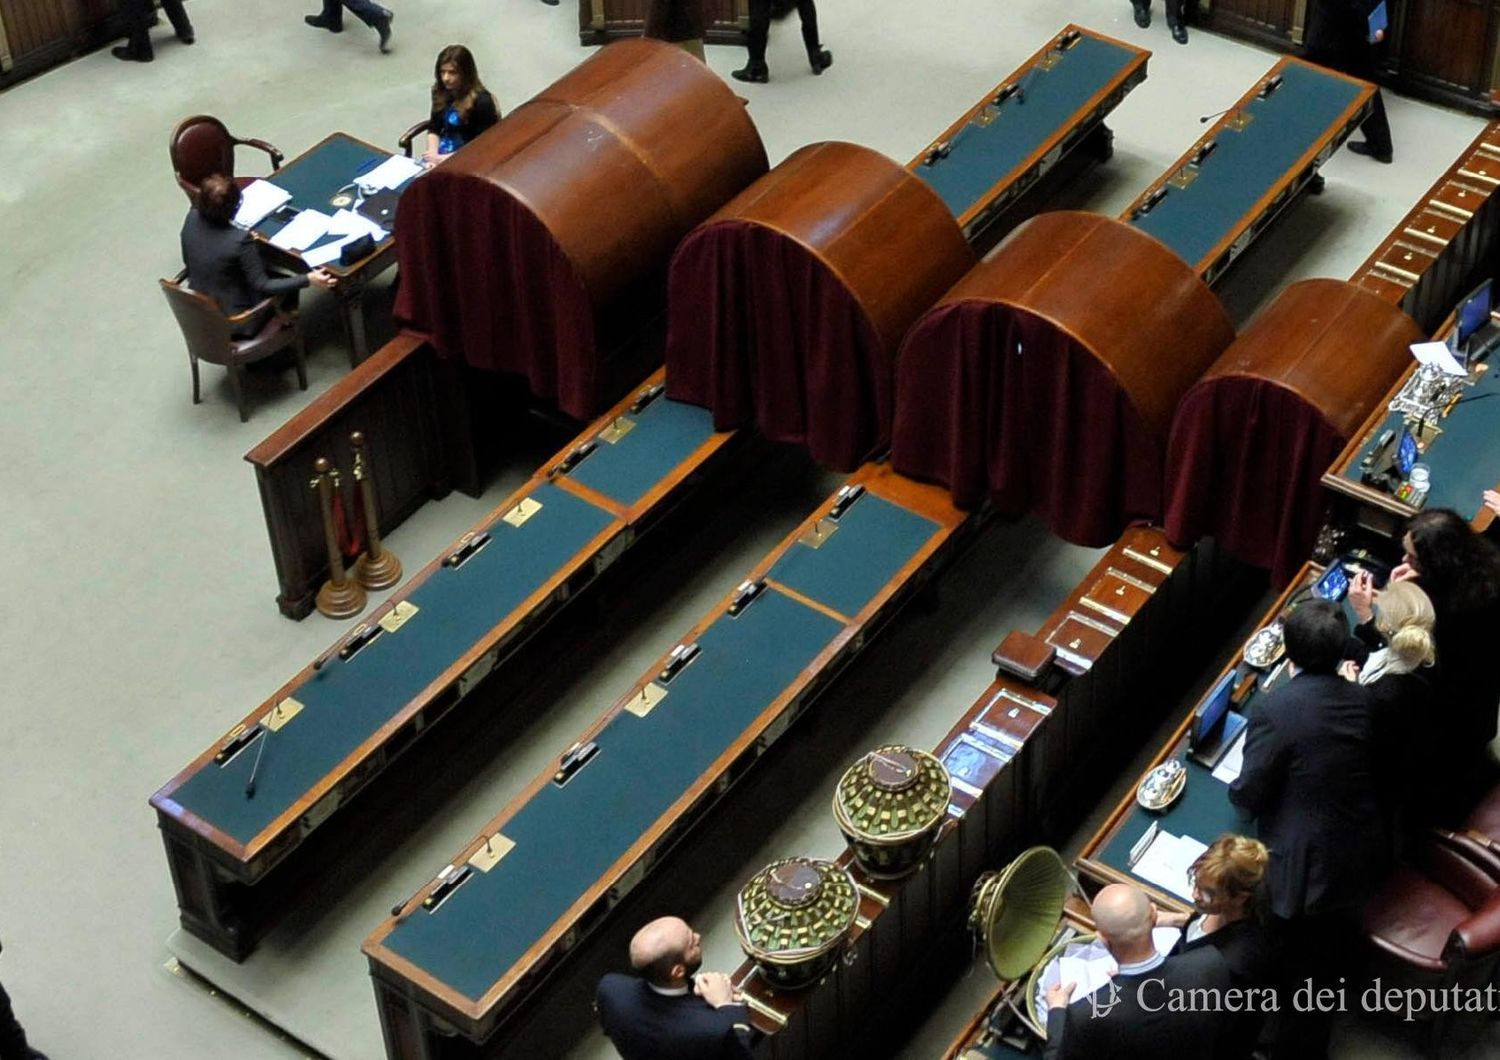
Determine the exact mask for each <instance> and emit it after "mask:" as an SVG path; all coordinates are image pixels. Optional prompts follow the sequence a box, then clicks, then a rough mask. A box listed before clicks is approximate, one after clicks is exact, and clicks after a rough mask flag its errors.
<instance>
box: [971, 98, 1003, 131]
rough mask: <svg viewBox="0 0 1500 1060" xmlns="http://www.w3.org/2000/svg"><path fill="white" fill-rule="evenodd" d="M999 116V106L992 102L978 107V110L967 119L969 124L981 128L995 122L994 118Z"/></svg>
mask: <svg viewBox="0 0 1500 1060" xmlns="http://www.w3.org/2000/svg"><path fill="white" fill-rule="evenodd" d="M998 117H1000V108H999V107H997V106H995V105H994V104H993V103H986V104H985V105H984V106H982V107H980V108H979V112H978V113H977V114H975V115H974V117H972V118H970V119H969V124H971V125H977V126H979V127H980V128H981V129H987V128H989V127H990V126H991V125H993V124H995V119H996V118H998Z"/></svg>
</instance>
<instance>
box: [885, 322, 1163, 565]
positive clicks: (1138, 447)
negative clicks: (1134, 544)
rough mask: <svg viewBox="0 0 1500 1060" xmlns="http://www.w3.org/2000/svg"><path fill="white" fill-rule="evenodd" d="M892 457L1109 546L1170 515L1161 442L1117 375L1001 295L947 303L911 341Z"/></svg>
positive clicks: (967, 502)
mask: <svg viewBox="0 0 1500 1060" xmlns="http://www.w3.org/2000/svg"><path fill="white" fill-rule="evenodd" d="M896 393H897V405H896V414H895V425H894V431H893V436H892V440H891V460H892V464H893V466H894V467H895V468H896V470H897V471H899V472H901V473H902V474H904V475H910V476H912V477H914V478H920V479H927V480H930V481H936V482H940V483H942V484H944V485H945V486H947V487H948V488H949V490H950V491H952V493H953V498H954V501H955V503H957V504H958V505H959V506H961V507H964V508H973V507H976V506H978V505H979V504H981V503H982V502H983V501H984V499H985V497H986V496H988V497H989V498H991V499H992V500H993V502H994V504H995V506H996V507H997V509H999V510H1000V511H1001V512H1004V513H1006V514H1019V513H1021V512H1026V511H1035V512H1036V513H1037V514H1038V515H1040V516H1041V517H1042V518H1043V519H1044V520H1045V521H1046V522H1047V524H1048V525H1049V526H1050V527H1051V528H1052V530H1053V532H1055V533H1056V534H1057V535H1058V536H1059V537H1061V538H1063V539H1064V540H1066V541H1070V542H1072V543H1074V544H1079V545H1086V546H1089V547H1100V546H1103V545H1107V544H1109V543H1111V542H1113V541H1114V540H1116V539H1117V538H1118V537H1119V535H1120V533H1121V532H1123V531H1124V530H1125V528H1126V527H1127V526H1129V525H1130V524H1131V523H1132V522H1134V521H1136V520H1140V519H1153V520H1154V519H1157V518H1159V517H1160V514H1161V500H1162V497H1161V482H1162V477H1161V476H1162V458H1163V454H1162V453H1161V451H1160V446H1159V445H1158V443H1156V442H1155V441H1154V440H1153V439H1152V437H1151V434H1150V432H1149V431H1148V430H1147V429H1146V427H1145V424H1144V423H1143V422H1142V420H1141V417H1140V414H1139V413H1138V412H1137V410H1136V408H1135V406H1134V405H1133V404H1132V402H1131V401H1130V398H1129V396H1128V395H1127V394H1126V393H1125V392H1124V390H1123V389H1122V388H1121V386H1120V385H1119V382H1118V381H1117V380H1116V379H1115V377H1114V375H1113V374H1112V373H1111V372H1110V371H1109V369H1108V368H1106V367H1105V366H1104V365H1103V364H1101V363H1100V361H1099V360H1098V359H1097V358H1096V357H1094V356H1093V355H1092V354H1091V353H1090V352H1089V351H1088V350H1087V349H1085V348H1083V347H1082V346H1081V345H1080V344H1079V343H1078V342H1076V341H1075V340H1074V339H1072V338H1071V337H1070V336H1069V335H1068V334H1067V333H1066V332H1064V331H1062V330H1061V329H1059V328H1057V327H1056V326H1054V325H1053V324H1051V323H1049V322H1047V321H1045V320H1042V319H1040V318H1038V317H1036V316H1035V315H1033V314H1031V313H1027V312H1025V311H1022V310H1018V309H1015V308H1014V307H1010V306H1004V305H999V304H997V303H994V302H989V301H978V300H975V301H959V302H953V303H949V304H946V305H942V306H939V307H938V308H937V309H935V310H933V311H932V312H930V313H928V314H927V315H926V316H924V317H923V318H922V320H921V321H920V322H919V323H918V324H917V325H916V327H914V328H913V329H912V331H911V333H910V334H909V335H908V336H907V339H906V341H905V342H904V343H903V344H902V347H901V356H900V358H899V360H898V364H897V376H896Z"/></svg>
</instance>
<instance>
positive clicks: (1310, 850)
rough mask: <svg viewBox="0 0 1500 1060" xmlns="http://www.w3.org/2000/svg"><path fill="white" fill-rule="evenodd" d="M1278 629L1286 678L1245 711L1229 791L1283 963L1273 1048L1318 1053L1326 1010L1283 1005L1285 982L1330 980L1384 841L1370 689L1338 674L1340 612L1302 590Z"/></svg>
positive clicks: (1378, 867)
mask: <svg viewBox="0 0 1500 1060" xmlns="http://www.w3.org/2000/svg"><path fill="white" fill-rule="evenodd" d="M1283 635H1284V638H1285V642H1286V656H1287V659H1288V660H1289V662H1290V664H1291V666H1292V667H1293V673H1294V676H1293V677H1292V679H1291V680H1290V681H1288V682H1287V683H1286V684H1284V685H1282V686H1281V687H1280V688H1278V689H1276V690H1275V691H1273V692H1271V693H1270V694H1269V695H1267V696H1266V698H1265V701H1264V702H1262V703H1260V704H1259V705H1258V706H1257V707H1256V708H1255V710H1254V712H1253V713H1252V715H1251V718H1250V725H1249V728H1248V730H1247V732H1246V735H1245V759H1244V766H1243V768H1242V769H1241V771H1240V776H1239V779H1238V780H1236V781H1235V782H1234V783H1233V784H1232V785H1230V788H1229V798H1230V801H1232V802H1233V803H1234V804H1235V805H1236V806H1238V807H1239V808H1240V809H1242V810H1244V811H1245V812H1246V813H1248V814H1249V815H1250V816H1251V817H1253V818H1254V819H1255V820H1256V822H1257V824H1258V826H1259V832H1260V839H1261V841H1262V842H1263V843H1265V844H1266V846H1267V847H1269V848H1270V851H1271V860H1270V864H1269V867H1268V868H1267V871H1266V897H1267V902H1268V905H1269V906H1270V910H1271V913H1272V916H1273V919H1274V923H1273V927H1274V928H1275V929H1276V933H1277V934H1278V935H1279V936H1280V939H1281V941H1282V945H1283V947H1284V962H1283V969H1284V972H1285V978H1284V979H1283V980H1282V987H1283V994H1284V998H1283V1002H1284V1003H1283V1013H1282V1015H1283V1020H1282V1022H1283V1026H1282V1027H1281V1028H1279V1030H1278V1034H1277V1047H1276V1055H1277V1056H1322V1055H1325V1054H1326V1052H1327V1043H1328V1034H1329V1031H1330V1030H1331V1029H1332V1017H1331V1015H1329V1014H1324V1013H1319V1012H1306V1013H1301V1014H1296V1013H1293V1012H1290V1011H1288V1009H1287V1005H1286V1002H1288V1001H1289V1000H1290V999H1291V996H1292V995H1291V994H1290V993H1287V991H1295V990H1296V988H1297V987H1299V986H1301V985H1302V984H1303V983H1304V982H1305V981H1306V980H1307V979H1309V978H1311V979H1313V980H1315V983H1314V987H1315V988H1316V987H1318V986H1320V985H1322V986H1332V987H1335V988H1337V987H1338V986H1339V985H1340V983H1339V976H1340V975H1342V974H1343V973H1345V972H1346V971H1348V965H1349V962H1350V960H1351V959H1352V958H1353V957H1354V956H1355V955H1357V954H1358V953H1359V915H1360V912H1361V911H1362V910H1363V908H1364V904H1365V902H1366V900H1367V899H1368V898H1369V897H1370V895H1371V893H1373V891H1374V889H1375V887H1376V886H1377V885H1378V884H1379V883H1380V880H1381V877H1382V874H1383V872H1384V871H1385V868H1386V862H1387V859H1388V856H1389V853H1390V845H1391V841H1390V837H1389V836H1388V835H1387V829H1386V827H1385V819H1384V814H1383V813H1382V812H1381V802H1380V798H1379V787H1378V781H1377V777H1376V767H1375V763H1376V760H1377V745H1376V733H1375V718H1374V711H1373V709H1372V706H1371V703H1370V699H1369V695H1368V691H1367V689H1366V688H1365V687H1364V686H1362V685H1359V684H1356V683H1355V682H1353V681H1346V680H1344V679H1343V678H1342V677H1340V676H1339V675H1338V673H1337V668H1338V665H1339V662H1340V660H1341V658H1342V656H1343V654H1344V650H1345V645H1346V642H1347V640H1348V637H1349V624H1348V622H1347V621H1345V619H1344V613H1343V611H1342V610H1340V609H1339V606H1338V605H1337V604H1333V603H1330V602H1328V601H1326V600H1310V601H1308V602H1307V603H1304V604H1302V605H1301V606H1299V607H1298V608H1297V609H1296V610H1295V611H1293V612H1292V613H1291V614H1290V615H1289V616H1287V620H1286V623H1285V626H1284V633H1283ZM1288 1016H1291V1017H1293V1018H1287V1017H1288Z"/></svg>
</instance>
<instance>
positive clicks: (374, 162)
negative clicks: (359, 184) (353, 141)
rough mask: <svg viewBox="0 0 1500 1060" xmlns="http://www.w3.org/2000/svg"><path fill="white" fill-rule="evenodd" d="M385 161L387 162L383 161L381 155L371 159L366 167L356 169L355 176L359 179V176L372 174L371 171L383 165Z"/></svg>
mask: <svg viewBox="0 0 1500 1060" xmlns="http://www.w3.org/2000/svg"><path fill="white" fill-rule="evenodd" d="M384 161H385V159H383V158H381V157H380V156H379V155H377V156H375V157H374V158H372V159H370V160H369V161H368V162H366V163H365V164H364V165H362V166H360V167H359V168H358V169H356V170H355V171H354V175H355V176H356V177H357V176H360V175H361V174H364V173H368V172H370V170H372V169H374V168H375V167H376V166H378V165H380V163H382V162H384Z"/></svg>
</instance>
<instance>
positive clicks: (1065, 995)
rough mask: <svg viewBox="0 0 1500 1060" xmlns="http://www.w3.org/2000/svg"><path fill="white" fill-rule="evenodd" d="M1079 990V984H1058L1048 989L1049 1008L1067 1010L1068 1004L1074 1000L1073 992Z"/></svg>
mask: <svg viewBox="0 0 1500 1060" xmlns="http://www.w3.org/2000/svg"><path fill="white" fill-rule="evenodd" d="M1077 989H1078V984H1077V983H1058V984H1057V985H1056V986H1053V987H1048V988H1047V1007H1048V1008H1067V1007H1068V1002H1069V1001H1071V1000H1072V999H1073V991H1075V990H1077Z"/></svg>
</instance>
